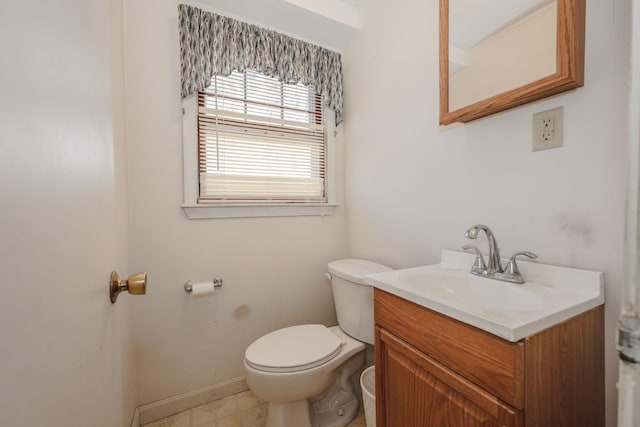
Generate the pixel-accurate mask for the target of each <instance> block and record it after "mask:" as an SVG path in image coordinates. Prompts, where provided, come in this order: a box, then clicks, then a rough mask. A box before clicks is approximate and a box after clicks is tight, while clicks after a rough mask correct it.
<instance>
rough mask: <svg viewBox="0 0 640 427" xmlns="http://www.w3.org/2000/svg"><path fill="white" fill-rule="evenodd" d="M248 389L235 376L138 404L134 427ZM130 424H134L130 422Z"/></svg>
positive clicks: (242, 380)
mask: <svg viewBox="0 0 640 427" xmlns="http://www.w3.org/2000/svg"><path fill="white" fill-rule="evenodd" d="M248 389H249V387H248V386H247V382H246V380H245V379H244V377H236V378H231V379H230V380H227V381H223V382H220V383H217V384H213V385H211V386H207V387H202V388H199V389H196V390H192V391H188V392H186V393H182V394H179V395H177V396H173V397H169V398H167V399H162V400H158V401H157V402H153V403H149V404H147V405H143V406H140V407H138V408H137V409H136V416H137V415H138V414H139V416H138V419H139V421H138V424H135V427H138V426H140V425H145V424H148V423H152V422H154V421H157V420H159V419H162V418H165V417H168V416H170V415H173V414H177V413H179V412H183V411H186V410H188V409H191V408H195V407H196V406H200V405H204V404H206V403H209V402H213V401H214V400H218V399H222V398H223V397H227V396H231V395H232V394H236V393H241V392H243V391H246V390H248ZM132 426H134V425H133V424H132Z"/></svg>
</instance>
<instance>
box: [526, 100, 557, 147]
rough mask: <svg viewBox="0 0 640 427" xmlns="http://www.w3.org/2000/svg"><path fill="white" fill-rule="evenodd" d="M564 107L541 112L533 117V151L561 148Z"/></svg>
mask: <svg viewBox="0 0 640 427" xmlns="http://www.w3.org/2000/svg"><path fill="white" fill-rule="evenodd" d="M563 118H564V107H558V108H554V109H552V110H547V111H541V112H539V113H535V114H534V115H533V134H532V149H533V151H540V150H548V149H550V148H559V147H562V144H563V135H564V131H563V124H564V120H563Z"/></svg>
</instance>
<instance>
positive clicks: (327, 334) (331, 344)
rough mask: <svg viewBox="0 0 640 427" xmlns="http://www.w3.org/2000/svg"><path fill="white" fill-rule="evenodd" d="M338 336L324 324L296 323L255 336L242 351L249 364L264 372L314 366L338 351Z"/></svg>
mask: <svg viewBox="0 0 640 427" xmlns="http://www.w3.org/2000/svg"><path fill="white" fill-rule="evenodd" d="M341 347H342V340H341V339H340V338H339V337H338V336H337V335H336V334H334V333H333V332H331V330H329V328H327V327H326V326H324V325H297V326H291V327H288V328H284V329H279V330H277V331H274V332H271V333H269V334H267V335H265V336H263V337H261V338H258V339H257V340H256V341H255V342H254V343H253V344H251V345H250V346H249V347H248V348H247V350H246V351H245V360H246V362H247V364H248V365H249V366H251V367H252V368H254V369H258V370H261V371H266V372H298V371H303V370H306V369H311V368H315V367H316V366H320V365H322V364H324V363H326V362H328V361H329V360H331V359H333V358H334V357H336V356H337V355H338V353H340V350H341Z"/></svg>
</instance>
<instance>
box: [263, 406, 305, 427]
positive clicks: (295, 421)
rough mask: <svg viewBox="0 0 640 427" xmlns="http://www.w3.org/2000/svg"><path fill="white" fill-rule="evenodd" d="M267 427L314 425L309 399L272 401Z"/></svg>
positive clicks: (303, 426)
mask: <svg viewBox="0 0 640 427" xmlns="http://www.w3.org/2000/svg"><path fill="white" fill-rule="evenodd" d="M266 427H313V425H312V424H311V414H310V413H309V401H308V400H307V399H304V400H297V401H295V402H270V403H269V414H268V415H267V426H266Z"/></svg>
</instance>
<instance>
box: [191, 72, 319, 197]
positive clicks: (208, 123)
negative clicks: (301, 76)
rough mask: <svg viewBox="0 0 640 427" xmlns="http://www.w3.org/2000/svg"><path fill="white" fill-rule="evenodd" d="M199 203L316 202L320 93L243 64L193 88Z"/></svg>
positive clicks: (317, 191) (317, 189) (317, 193)
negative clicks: (195, 94) (244, 68)
mask: <svg viewBox="0 0 640 427" xmlns="http://www.w3.org/2000/svg"><path fill="white" fill-rule="evenodd" d="M198 146H199V152H198V153H199V171H200V191H199V202H202V203H207V202H209V203H216V202H218V203H220V202H222V203H265V202H266V203H272V202H275V203H323V202H326V195H325V158H326V142H325V132H324V123H323V115H322V102H321V96H320V95H318V94H316V93H315V91H314V90H313V88H309V87H305V86H303V85H289V84H284V83H281V82H279V81H278V80H276V79H274V78H272V77H268V76H265V75H263V74H259V73H257V72H253V71H250V70H247V71H246V72H244V73H240V72H233V73H232V74H231V75H230V76H228V77H220V76H214V77H213V78H212V79H211V86H210V87H208V88H207V89H205V90H204V91H201V92H199V93H198Z"/></svg>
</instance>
